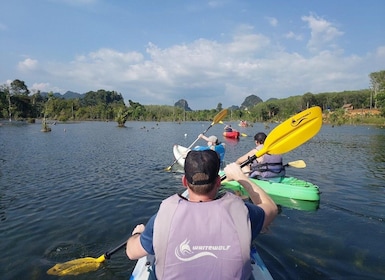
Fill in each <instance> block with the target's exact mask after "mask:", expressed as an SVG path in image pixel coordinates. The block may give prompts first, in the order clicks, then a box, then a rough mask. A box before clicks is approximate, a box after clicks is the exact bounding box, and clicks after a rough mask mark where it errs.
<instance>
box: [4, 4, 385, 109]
mask: <svg viewBox="0 0 385 280" xmlns="http://www.w3.org/2000/svg"><path fill="white" fill-rule="evenodd" d="M0 9H1V13H0V85H5V84H9V83H10V82H12V81H13V80H15V79H19V80H22V81H24V82H25V84H26V85H27V87H28V89H29V90H30V91H31V93H35V92H37V91H38V90H40V91H42V92H49V91H53V92H59V93H62V94H64V93H65V92H66V91H73V92H77V93H86V92H88V91H97V90H99V89H104V90H109V91H116V92H118V93H121V94H122V96H123V98H124V100H125V101H126V104H127V105H128V100H129V99H131V100H132V101H134V102H139V103H140V104H142V105H170V106H172V105H174V104H175V102H177V101H178V100H180V99H185V100H187V102H188V105H189V107H190V108H191V109H193V110H202V109H214V108H217V106H218V104H219V103H221V104H222V107H223V108H227V107H230V106H232V105H236V106H240V105H241V104H242V102H243V101H244V100H245V98H246V97H247V96H250V95H252V94H254V95H257V96H258V97H260V98H261V99H262V100H263V101H266V100H268V99H269V98H286V97H289V96H296V95H303V94H305V93H307V92H311V93H313V94H317V93H322V92H338V91H344V90H360V89H368V88H369V87H370V78H369V74H370V73H372V72H377V71H381V70H385V16H384V12H385V1H383V0H367V1H362V0H361V1H359V0H357V1H352V0H333V1H331V0H249V1H246V0H212V1H210V0H208V1H204V0H191V1H190V0H184V1H177V0H175V1H171V0H159V1H154V0H153V1H148V0H141V1H133V0H131V1H130V0H33V1H31V0H12V1H5V0H4V1H1V4H0Z"/></svg>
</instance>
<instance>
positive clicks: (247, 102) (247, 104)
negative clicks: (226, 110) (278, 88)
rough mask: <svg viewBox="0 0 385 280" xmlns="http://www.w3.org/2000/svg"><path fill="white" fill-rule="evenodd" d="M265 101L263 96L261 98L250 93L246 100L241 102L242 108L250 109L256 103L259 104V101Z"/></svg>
mask: <svg viewBox="0 0 385 280" xmlns="http://www.w3.org/2000/svg"><path fill="white" fill-rule="evenodd" d="M261 102H263V100H262V99H261V98H259V97H258V96H256V95H254V94H252V95H249V96H248V97H246V99H245V101H243V103H242V104H241V109H242V110H244V109H249V108H251V107H254V106H255V105H257V104H258V103H261Z"/></svg>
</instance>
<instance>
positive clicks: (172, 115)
mask: <svg viewBox="0 0 385 280" xmlns="http://www.w3.org/2000/svg"><path fill="white" fill-rule="evenodd" d="M369 77H370V83H371V88H369V89H364V90H357V91H343V92H325V93H318V94H313V93H310V92H308V93H305V94H303V95H298V96H291V97H288V98H283V99H271V100H268V101H265V102H258V103H257V104H250V105H249V106H247V108H242V109H239V108H238V107H236V108H235V107H231V108H230V110H229V114H228V115H227V117H226V120H227V121H230V120H232V121H234V120H235V121H236V120H246V121H249V122H268V121H280V120H283V119H286V118H288V117H289V116H291V115H293V114H296V113H298V112H299V111H302V110H304V109H306V108H309V107H312V106H320V107H321V108H322V109H323V111H324V112H327V113H329V112H330V114H333V112H336V113H337V114H335V115H334V117H335V116H340V115H343V113H341V111H343V109H342V107H343V106H344V105H345V104H351V106H352V107H353V108H354V109H363V108H365V109H367V108H378V109H380V110H381V113H382V116H385V71H380V72H374V73H371V74H370V75H369ZM221 109H223V108H222V104H221V103H218V105H217V107H216V108H213V109H211V110H195V111H187V110H184V109H183V108H181V107H178V106H168V105H142V104H140V103H138V102H134V101H132V100H129V104H127V105H126V104H125V103H124V99H123V97H122V95H121V94H120V93H117V92H115V91H106V90H103V89H100V90H98V91H89V92H87V93H85V94H84V95H83V97H82V98H74V99H64V98H61V97H57V96H54V94H53V93H52V92H50V93H48V95H47V94H44V95H43V94H41V93H40V92H36V93H33V94H30V91H29V89H28V87H27V86H26V84H25V83H24V81H21V80H14V81H13V82H12V83H11V84H10V85H8V84H4V85H0V118H9V119H13V120H30V121H33V120H34V119H37V118H42V119H43V118H44V119H50V120H57V121H79V120H109V121H111V120H115V121H117V122H118V124H119V125H124V123H125V122H126V121H128V120H135V121H176V122H180V121H207V120H212V119H213V117H214V116H215V114H217V113H218V112H219V111H220V110H221ZM331 119H333V118H331Z"/></svg>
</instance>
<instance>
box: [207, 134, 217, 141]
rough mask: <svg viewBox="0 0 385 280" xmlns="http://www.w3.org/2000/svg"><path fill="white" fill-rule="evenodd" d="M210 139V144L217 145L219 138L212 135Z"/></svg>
mask: <svg viewBox="0 0 385 280" xmlns="http://www.w3.org/2000/svg"><path fill="white" fill-rule="evenodd" d="M207 139H208V142H213V143H217V142H218V138H217V137H216V136H214V135H211V136H210V137H209V138H207Z"/></svg>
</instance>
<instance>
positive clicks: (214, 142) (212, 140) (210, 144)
mask: <svg viewBox="0 0 385 280" xmlns="http://www.w3.org/2000/svg"><path fill="white" fill-rule="evenodd" d="M198 137H199V138H200V139H203V140H205V141H207V146H205V147H202V146H197V147H195V148H194V149H193V150H195V151H203V150H208V149H210V150H213V151H216V152H217V153H218V155H219V157H220V159H221V166H222V165H223V162H224V160H225V152H226V149H225V143H221V142H219V141H218V137H216V136H214V135H211V136H210V137H206V136H205V135H203V134H199V136H198Z"/></svg>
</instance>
